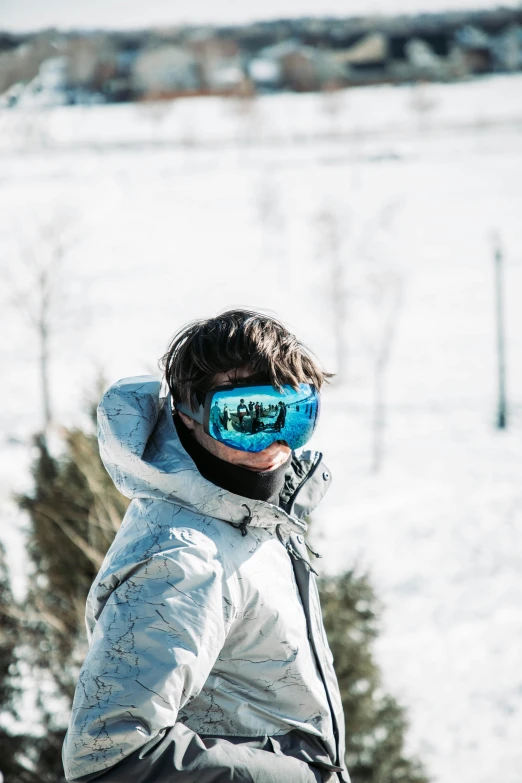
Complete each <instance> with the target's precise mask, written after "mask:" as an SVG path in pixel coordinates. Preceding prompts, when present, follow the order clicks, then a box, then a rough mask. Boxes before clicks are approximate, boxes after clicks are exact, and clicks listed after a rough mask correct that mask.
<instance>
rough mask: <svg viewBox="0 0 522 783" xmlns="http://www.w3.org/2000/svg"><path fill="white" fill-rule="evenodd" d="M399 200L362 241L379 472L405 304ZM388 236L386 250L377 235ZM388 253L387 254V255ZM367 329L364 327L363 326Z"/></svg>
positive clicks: (361, 289) (362, 295) (374, 460)
mask: <svg viewBox="0 0 522 783" xmlns="http://www.w3.org/2000/svg"><path fill="white" fill-rule="evenodd" d="M398 207H399V202H398V201H397V200H394V201H391V202H390V203H388V204H385V205H384V206H383V207H382V209H381V210H380V211H379V212H378V213H377V215H376V216H375V218H374V219H373V220H372V221H370V222H369V223H368V225H367V227H366V229H365V230H364V231H363V233H362V236H361V240H360V244H359V253H358V254H357V255H358V257H359V263H360V264H362V267H363V269H362V275H361V276H360V279H359V281H358V298H359V300H360V301H361V302H362V304H363V307H364V308H365V310H366V314H365V315H366V333H365V334H364V335H363V337H362V343H363V345H364V347H365V349H366V354H367V356H368V357H369V360H370V366H371V373H372V414H371V470H372V472H373V473H378V472H379V471H380V469H381V467H382V465H383V461H384V443H385V433H386V425H387V405H386V378H387V373H388V369H389V366H390V361H391V357H392V349H393V343H394V340H395V337H396V332H397V326H398V322H399V318H400V313H401V310H402V307H403V303H404V282H405V281H404V276H403V273H402V271H401V270H400V268H399V266H398V264H397V263H396V261H395V259H394V255H393V250H392V249H391V246H392V243H391V242H390V238H391V234H392V232H393V220H394V218H395V215H396V213H397V209H398ZM379 236H382V237H384V238H385V239H386V242H385V245H386V250H385V251H384V250H383V248H381V247H380V246H379V245H378V243H377V237H379ZM384 252H385V253H386V255H383V254H384ZM363 331H364V329H363Z"/></svg>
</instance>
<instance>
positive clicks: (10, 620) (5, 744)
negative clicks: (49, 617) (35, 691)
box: [0, 544, 36, 783]
mask: <svg viewBox="0 0 522 783" xmlns="http://www.w3.org/2000/svg"><path fill="white" fill-rule="evenodd" d="M19 630H20V609H19V607H18V606H17V605H16V602H15V600H14V598H13V594H12V591H11V584H10V580H9V572H8V569H7V565H6V562H5V551H4V548H3V546H2V544H0V780H2V775H3V779H4V781H5V783H10V781H11V780H13V781H14V780H16V781H17V783H33V780H32V778H31V777H30V774H31V773H30V772H29V771H28V770H26V769H25V768H24V764H23V762H22V761H21V760H20V756H21V754H22V751H23V748H24V745H25V743H26V737H24V736H21V735H20V734H17V733H16V730H15V723H16V721H17V719H18V715H17V712H16V707H15V702H16V697H17V695H18V693H19V687H18V685H17V684H16V678H17V675H18V662H17V659H16V646H17V643H18V638H19ZM34 783H36V781H34Z"/></svg>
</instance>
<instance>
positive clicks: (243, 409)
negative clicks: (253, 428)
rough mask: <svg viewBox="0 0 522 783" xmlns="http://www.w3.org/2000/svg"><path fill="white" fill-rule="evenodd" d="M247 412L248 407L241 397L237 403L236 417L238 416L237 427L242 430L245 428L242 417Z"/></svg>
mask: <svg viewBox="0 0 522 783" xmlns="http://www.w3.org/2000/svg"><path fill="white" fill-rule="evenodd" d="M247 413H248V408H247V406H246V405H245V401H244V400H243V399H241V400H240V401H239V405H238V406H237V415H238V418H239V428H240V429H242V430H243V429H244V428H245V423H244V421H243V419H244V418H245V416H246V415H247Z"/></svg>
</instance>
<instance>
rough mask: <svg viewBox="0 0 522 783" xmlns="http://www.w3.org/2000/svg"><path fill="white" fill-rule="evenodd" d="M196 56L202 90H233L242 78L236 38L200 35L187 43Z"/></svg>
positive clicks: (240, 57)
mask: <svg viewBox="0 0 522 783" xmlns="http://www.w3.org/2000/svg"><path fill="white" fill-rule="evenodd" d="M188 48H189V49H190V51H191V52H192V53H193V54H194V55H195V57H196V59H197V62H198V66H199V73H200V76H201V83H202V87H203V89H205V90H207V91H209V92H212V93H220V94H223V93H235V92H238V91H240V90H241V89H242V85H243V83H244V80H245V68H244V66H243V56H242V54H241V51H240V47H239V44H238V42H237V41H235V40H234V39H232V38H220V37H217V36H215V35H208V33H207V34H202V35H200V36H194V37H192V38H191V39H190V41H189V42H188Z"/></svg>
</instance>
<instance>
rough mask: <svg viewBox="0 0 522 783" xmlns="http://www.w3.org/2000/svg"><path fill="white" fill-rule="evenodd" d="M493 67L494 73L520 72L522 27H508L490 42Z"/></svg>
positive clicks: (521, 63) (521, 67) (521, 62)
mask: <svg viewBox="0 0 522 783" xmlns="http://www.w3.org/2000/svg"><path fill="white" fill-rule="evenodd" d="M491 53H492V56H493V66H494V68H495V70H496V71H507V72H512V71H519V70H522V27H520V26H519V25H515V24H514V25H510V26H509V27H508V28H507V29H506V30H503V31H502V32H501V33H500V34H499V35H497V36H495V37H494V38H493V39H492V41H491Z"/></svg>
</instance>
